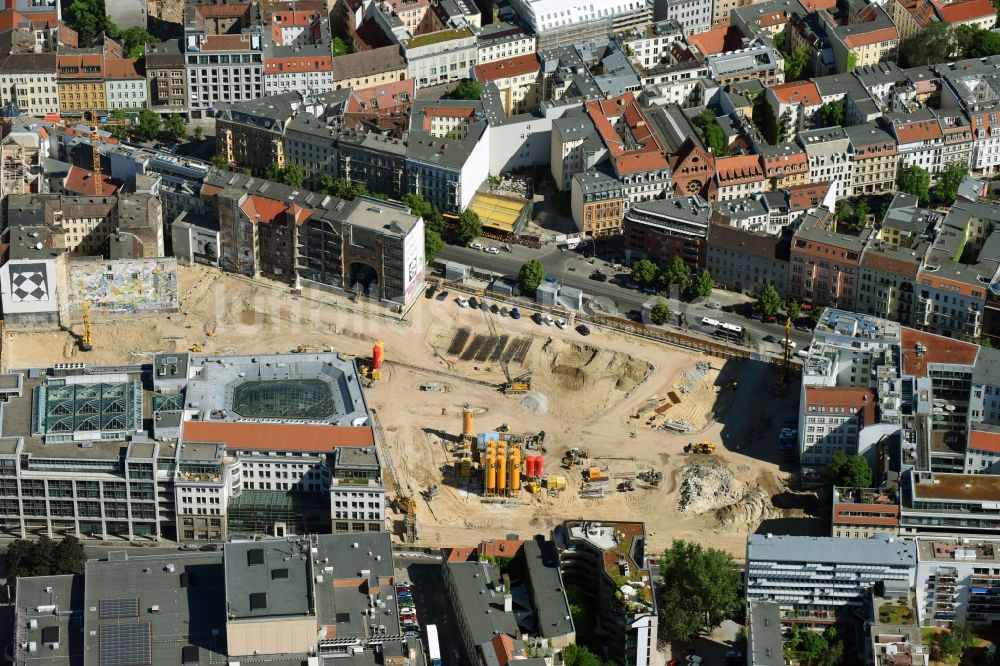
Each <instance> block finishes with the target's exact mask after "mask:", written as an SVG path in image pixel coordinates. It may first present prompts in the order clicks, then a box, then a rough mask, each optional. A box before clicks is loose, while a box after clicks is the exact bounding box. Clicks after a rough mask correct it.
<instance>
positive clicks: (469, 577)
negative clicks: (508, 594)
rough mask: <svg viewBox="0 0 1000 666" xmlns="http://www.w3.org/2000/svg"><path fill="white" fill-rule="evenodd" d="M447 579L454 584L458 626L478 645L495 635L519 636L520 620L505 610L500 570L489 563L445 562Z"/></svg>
mask: <svg viewBox="0 0 1000 666" xmlns="http://www.w3.org/2000/svg"><path fill="white" fill-rule="evenodd" d="M444 567H445V568H446V569H447V573H446V576H449V577H450V578H451V580H452V582H453V584H454V592H455V596H456V597H457V603H456V604H455V605H454V607H453V608H454V611H455V614H456V615H458V616H459V617H460V619H459V622H460V623H461V624H463V625H464V626H465V627H466V628H467V629H468V632H469V635H470V636H469V637H470V639H471V642H472V643H473V644H475V645H479V644H481V643H485V642H486V641H488V640H490V639H491V638H493V635H494V634H496V633H504V634H508V635H509V636H515V635H517V620H516V619H515V617H514V614H513V613H505V612H504V610H503V605H504V604H503V595H504V591H503V590H504V588H503V582H502V581H501V579H500V570H499V569H497V567H496V566H495V565H493V564H491V563H489V562H446V563H445V564H444Z"/></svg>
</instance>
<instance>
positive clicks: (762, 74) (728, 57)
mask: <svg viewBox="0 0 1000 666" xmlns="http://www.w3.org/2000/svg"><path fill="white" fill-rule="evenodd" d="M705 64H706V65H707V66H708V75H709V76H710V77H711V78H712V80H713V81H715V82H716V83H717V84H719V85H720V86H725V85H726V84H728V83H736V82H739V81H758V80H759V81H760V82H761V83H763V84H764V85H765V86H773V85H778V84H781V83H784V82H785V57H784V56H783V55H782V53H781V51H779V50H778V49H776V48H774V44H773V43H772V42H771V41H770V40H768V39H763V38H759V37H758V38H756V39H754V40H752V41H750V43H749V44H746V45H745V46H744V47H743V48H741V49H738V50H735V51H724V52H722V53H717V54H712V55H709V56H707V57H706V58H705Z"/></svg>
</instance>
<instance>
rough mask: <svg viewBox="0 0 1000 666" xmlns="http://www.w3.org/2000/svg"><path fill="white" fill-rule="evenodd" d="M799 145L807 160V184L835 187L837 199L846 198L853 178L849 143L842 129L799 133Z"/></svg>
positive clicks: (852, 163) (829, 128)
mask: <svg viewBox="0 0 1000 666" xmlns="http://www.w3.org/2000/svg"><path fill="white" fill-rule="evenodd" d="M798 141H799V145H800V146H802V149H803V150H804V151H805V153H806V157H807V158H808V160H809V182H810V183H822V182H830V183H833V184H834V188H835V190H836V196H837V197H838V198H839V197H843V196H847V193H848V190H849V188H850V186H851V180H852V178H853V176H854V160H853V159H852V157H853V155H852V154H851V140H850V137H848V136H847V131H846V130H845V129H844V128H843V127H827V128H825V129H818V130H809V131H805V132H800V133H799V136H798Z"/></svg>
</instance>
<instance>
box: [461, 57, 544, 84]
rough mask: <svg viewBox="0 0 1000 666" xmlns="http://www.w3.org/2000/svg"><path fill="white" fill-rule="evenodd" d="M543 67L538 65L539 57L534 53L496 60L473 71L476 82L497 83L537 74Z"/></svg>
mask: <svg viewBox="0 0 1000 666" xmlns="http://www.w3.org/2000/svg"><path fill="white" fill-rule="evenodd" d="M540 67H541V65H540V64H539V63H538V56H537V55H536V54H534V53H525V54H524V55H519V56H515V57H513V58H508V59H506V60H494V61H493V62H487V63H483V64H482V65H476V66H475V67H473V69H472V71H473V73H474V75H475V78H476V81H496V80H497V79H506V78H510V77H512V76H521V75H523V74H530V73H532V72H537V71H538V70H539V68H540Z"/></svg>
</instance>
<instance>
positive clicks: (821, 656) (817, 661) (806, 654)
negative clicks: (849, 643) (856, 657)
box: [784, 626, 844, 666]
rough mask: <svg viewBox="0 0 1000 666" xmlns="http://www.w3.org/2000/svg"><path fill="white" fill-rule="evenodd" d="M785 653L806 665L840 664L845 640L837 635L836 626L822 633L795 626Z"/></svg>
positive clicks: (787, 656) (791, 631)
mask: <svg viewBox="0 0 1000 666" xmlns="http://www.w3.org/2000/svg"><path fill="white" fill-rule="evenodd" d="M784 653H785V658H786V659H787V660H790V661H791V660H794V661H798V662H800V663H802V664H805V665H806V666H838V665H839V664H840V663H841V662H842V661H843V659H844V642H843V641H842V640H840V639H839V638H838V637H837V630H836V628H834V627H828V628H827V630H826V631H824V632H823V633H822V634H820V633H819V632H817V631H812V630H811V629H803V628H801V627H798V626H793V627H792V628H791V629H790V630H789V632H788V640H786V641H785V645H784Z"/></svg>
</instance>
